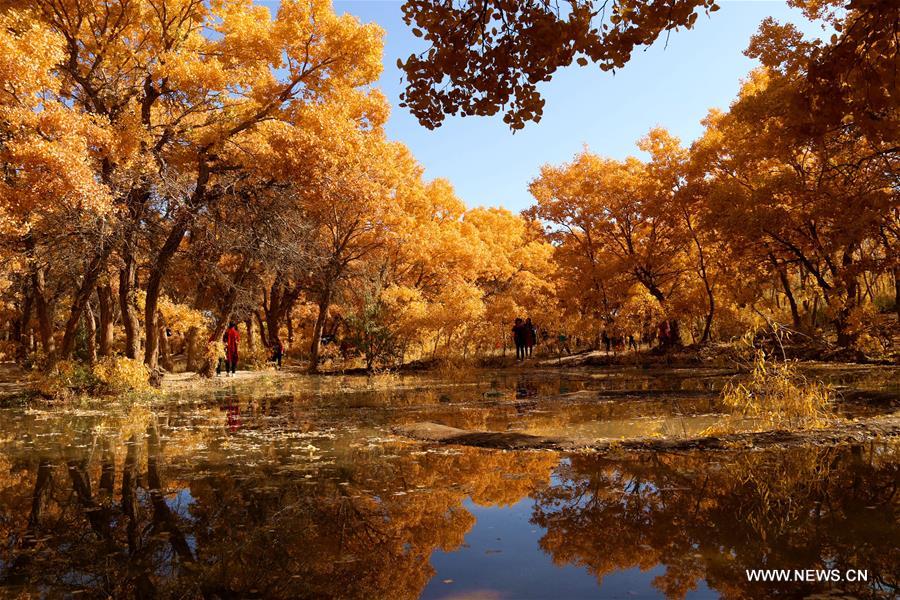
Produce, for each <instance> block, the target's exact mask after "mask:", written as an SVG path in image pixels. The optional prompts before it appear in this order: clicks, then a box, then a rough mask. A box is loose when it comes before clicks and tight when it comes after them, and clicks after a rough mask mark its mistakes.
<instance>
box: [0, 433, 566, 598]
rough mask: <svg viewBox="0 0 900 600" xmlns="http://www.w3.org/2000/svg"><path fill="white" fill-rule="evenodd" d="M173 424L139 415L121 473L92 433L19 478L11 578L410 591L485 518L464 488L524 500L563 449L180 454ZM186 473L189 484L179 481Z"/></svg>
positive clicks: (70, 585) (124, 588)
mask: <svg viewBox="0 0 900 600" xmlns="http://www.w3.org/2000/svg"><path fill="white" fill-rule="evenodd" d="M164 433H165V434H169V433H171V432H169V431H165V432H164V428H161V426H160V425H157V423H156V420H155V419H151V420H150V422H149V425H147V426H146V435H143V434H142V433H141V432H140V431H138V430H136V429H134V428H132V429H130V430H129V431H128V432H127V438H126V441H125V444H124V445H125V448H124V461H123V462H122V463H121V464H120V465H119V466H118V468H119V469H121V471H120V472H119V473H117V472H116V471H117V468H116V460H115V456H116V452H115V450H116V449H115V447H114V446H113V445H112V444H111V443H108V442H111V440H103V439H100V440H99V442H100V444H99V445H97V444H91V445H90V446H93V447H95V448H100V449H101V451H100V452H96V453H95V452H93V451H90V450H86V449H85V450H83V454H82V455H80V456H79V455H78V454H77V452H75V451H74V450H70V451H68V452H69V453H68V454H67V455H66V456H67V458H66V460H65V461H63V462H59V461H57V462H52V461H50V460H45V461H41V462H40V464H38V465H35V466H32V467H31V477H29V478H25V479H24V480H23V482H30V485H33V490H31V491H26V490H25V489H20V488H22V486H21V485H19V486H18V487H17V489H18V496H19V497H21V498H22V501H20V502H17V503H14V504H11V505H9V506H5V507H3V509H2V510H3V515H4V518H6V519H16V520H18V522H19V523H20V527H21V526H22V525H21V524H24V525H25V533H26V536H21V534H18V533H17V534H13V533H12V531H11V533H10V535H11V537H15V538H16V539H32V540H34V542H33V543H32V544H31V545H30V546H29V545H27V544H24V543H18V544H15V545H13V546H7V549H4V550H0V553H2V555H0V560H3V561H4V563H5V564H6V565H12V566H14V567H15V568H14V569H13V568H4V569H3V570H2V571H0V584H3V585H11V584H15V585H19V586H21V587H22V589H25V590H34V589H37V588H38V587H46V588H47V589H51V590H54V591H55V592H65V591H74V590H75V589H81V588H87V589H89V590H90V591H91V594H92V595H98V596H104V595H109V596H112V597H123V596H136V597H152V596H154V595H155V596H162V597H198V596H206V597H229V596H230V597H247V596H261V597H291V598H293V597H310V598H312V597H315V598H326V597H341V598H353V597H356V598H372V597H378V598H382V597H396V598H414V597H417V596H418V595H419V593H420V592H421V590H422V589H423V588H424V586H425V584H426V583H427V581H428V579H429V578H431V577H432V575H433V569H432V568H431V566H430V564H429V559H430V556H431V554H432V552H433V551H434V550H435V549H445V550H452V549H455V548H457V547H459V545H460V544H461V543H462V542H463V538H464V536H465V534H466V532H467V531H468V530H469V529H470V528H471V527H472V525H473V524H474V517H473V516H472V515H471V514H470V513H469V512H468V511H466V510H465V509H464V508H463V507H462V503H463V501H464V500H465V499H466V498H467V497H468V496H470V495H471V497H472V498H473V499H474V500H475V501H476V502H478V503H480V504H484V505H491V504H503V505H505V504H511V503H514V502H517V501H518V500H520V499H522V498H523V497H525V496H526V495H527V494H528V493H529V492H531V491H532V490H534V489H535V488H536V487H541V486H542V485H545V484H546V482H547V479H548V476H549V473H550V471H551V470H552V468H553V466H554V465H555V464H556V462H557V460H558V459H557V457H556V456H555V455H552V454H549V453H521V454H519V453H504V452H492V451H487V450H476V449H470V450H465V451H461V452H459V453H456V452H452V453H451V452H447V453H446V454H444V453H439V452H438V453H424V452H423V453H409V452H404V453H402V454H401V455H399V456H396V455H389V456H385V455H384V450H383V449H366V450H363V449H357V450H349V451H348V454H347V455H341V457H340V459H339V462H338V464H336V465H320V466H316V465H315V464H308V463H303V462H300V463H292V462H290V461H281V460H276V461H272V462H267V463H265V465H264V466H258V467H257V466H244V465H243V463H236V464H223V463H222V462H218V461H217V462H211V463H208V464H205V463H204V464H197V461H196V460H187V459H186V458H182V459H180V460H179V461H178V462H174V463H173V462H172V459H173V457H176V458H177V457H179V456H182V457H184V456H186V453H185V448H184V445H183V444H182V443H179V442H178V441H174V440H171V441H166V437H165V435H164ZM182 441H183V440H182ZM90 446H88V445H85V447H90ZM143 449H145V450H146V453H145V454H144V452H142V450H143ZM441 452H443V449H442V450H441ZM51 454H52V455H54V456H62V455H64V454H65V453H61V452H60V450H59V449H55V450H53V451H52V453H51ZM142 455H143V456H142ZM144 460H145V461H146V462H145V463H144ZM145 465H146V469H145V468H144V467H145ZM63 469H65V471H62V470H63ZM309 469H318V470H312V471H311V470H309ZM61 471H62V474H65V473H67V476H65V477H59V476H58V473H59V472H61ZM195 473H197V475H194V474H195ZM305 473H310V474H311V475H313V476H312V477H310V478H307V477H304V474H305ZM117 476H118V477H117ZM119 478H120V479H119ZM182 479H190V484H189V485H187V486H185V485H184V484H178V485H176V486H175V489H184V492H183V493H180V494H178V495H175V494H173V493H172V491H173V488H172V487H171V486H172V484H173V483H176V482H178V481H180V480H182ZM117 480H118V481H121V484H120V487H119V490H115V482H116V481H117ZM166 480H168V481H169V482H170V483H169V487H167V486H166ZM54 482H55V487H54V485H53V484H54ZM92 483H93V484H95V485H96V487H93V486H92ZM4 485H5V484H4V482H2V481H0V496H5V494H6V493H7V491H8V490H6V489H4V487H3V486H4ZM117 491H118V494H117V493H116V492H117ZM26 500H27V501H26ZM179 500H184V502H185V503H184V504H183V505H181V506H179V505H178V502H179ZM18 531H21V529H19V530H18ZM9 548H14V549H11V550H10V549H9Z"/></svg>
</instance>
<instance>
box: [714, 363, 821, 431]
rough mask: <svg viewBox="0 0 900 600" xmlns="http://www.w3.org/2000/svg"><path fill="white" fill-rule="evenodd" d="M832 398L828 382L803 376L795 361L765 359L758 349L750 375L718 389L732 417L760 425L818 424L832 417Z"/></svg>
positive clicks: (810, 425)
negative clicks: (744, 379)
mask: <svg viewBox="0 0 900 600" xmlns="http://www.w3.org/2000/svg"><path fill="white" fill-rule="evenodd" d="M832 400H833V393H832V390H831V388H830V387H829V386H828V385H826V384H825V383H823V382H820V381H810V380H809V379H807V377H806V376H804V375H803V374H802V373H800V371H799V369H798V368H797V365H796V363H793V362H789V361H784V362H776V361H769V360H766V357H765V353H764V352H763V351H762V350H757V351H756V355H755V358H754V360H753V366H752V369H751V372H750V377H749V378H748V379H747V380H746V381H742V382H738V383H734V382H733V383H729V384H727V385H726V386H725V388H724V389H723V390H722V402H723V404H724V405H725V406H726V407H727V408H728V409H729V410H730V411H731V413H732V416H735V417H739V418H743V419H752V420H753V421H755V422H756V423H757V427H761V428H780V427H792V428H806V427H821V426H823V425H825V424H827V423H828V422H830V421H832V420H833V419H834V412H833V410H832Z"/></svg>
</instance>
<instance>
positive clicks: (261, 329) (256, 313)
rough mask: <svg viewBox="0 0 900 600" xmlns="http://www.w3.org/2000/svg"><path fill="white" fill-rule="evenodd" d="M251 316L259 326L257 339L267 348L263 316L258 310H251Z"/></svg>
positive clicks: (267, 342) (267, 338)
mask: <svg viewBox="0 0 900 600" xmlns="http://www.w3.org/2000/svg"><path fill="white" fill-rule="evenodd" d="M253 316H255V317H256V324H257V325H258V326H259V339H260V341H261V342H262V344H263V346H265V347H266V348H269V336H267V335H266V324H265V321H263V317H262V315H261V314H260V312H259V311H258V310H254V311H253Z"/></svg>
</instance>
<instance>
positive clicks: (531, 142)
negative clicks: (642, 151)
mask: <svg viewBox="0 0 900 600" xmlns="http://www.w3.org/2000/svg"><path fill="white" fill-rule="evenodd" d="M264 3H265V4H269V5H270V6H272V5H274V4H276V2H264ZM720 4H721V10H719V11H718V12H715V13H713V14H712V15H711V16H710V17H709V18H707V17H706V16H704V15H701V17H700V19H699V20H698V22H697V25H696V26H695V27H694V29H692V30H689V31H679V32H677V33H673V34H672V35H671V36H670V38H669V40H668V46H667V47H664V44H663V42H662V41H660V42H657V44H655V45H654V46H652V47H651V48H649V49H648V50H646V51H643V50H639V51H637V52H636V53H635V54H634V55H633V58H632V60H631V61H630V62H629V63H628V64H627V65H626V66H625V68H624V69H622V70H620V71H618V72H616V73H615V74H614V75H613V74H612V73H603V72H601V71H600V70H599V69H598V68H597V67H596V66H594V65H588V66H587V67H578V66H572V67H569V68H567V69H564V70H560V71H558V72H557V73H556V75H555V76H554V78H553V80H552V81H551V82H549V83H546V84H544V85H543V86H542V87H541V93H542V95H543V96H544V98H545V99H546V101H547V102H546V106H545V107H544V116H543V119H542V120H541V122H540V123H531V124H528V125H527V126H526V127H525V129H524V130H522V131H519V132H517V133H515V134H513V133H512V132H511V131H510V130H509V129H508V128H507V127H506V125H505V124H504V123H503V122H502V120H501V117H502V115H498V116H495V117H466V118H461V117H454V118H448V119H446V120H445V122H444V124H443V126H442V127H440V128H438V129H437V130H435V131H429V130H428V129H426V128H424V127H422V126H420V125H419V123H418V122H417V121H416V120H415V118H413V117H412V116H411V115H410V114H409V112H408V111H407V110H406V109H403V108H400V107H399V106H397V104H398V102H399V94H400V92H401V91H402V89H403V86H402V83H401V77H400V70H399V69H398V68H397V65H396V62H397V58H406V57H407V56H408V55H409V54H410V53H412V52H417V51H420V50H421V49H422V44H423V42H422V41H421V40H419V39H418V38H416V37H414V36H413V35H412V33H410V31H409V28H408V27H407V26H406V25H405V24H404V23H403V20H402V13H401V10H400V9H401V6H402V2H401V1H400V0H336V1H335V2H334V6H335V9H336V10H337V11H339V12H347V13H351V14H354V15H356V16H357V17H359V18H360V19H361V20H363V21H365V22H376V23H378V24H379V25H381V27H383V28H384V30H385V32H386V35H385V55H384V66H385V68H384V73H383V74H382V77H381V80H380V82H379V85H380V87H381V89H382V90H383V91H384V93H385V94H386V95H387V97H388V98H389V100H390V101H391V103H392V105H393V109H392V113H391V118H390V121H389V123H388V127H387V132H388V135H389V137H391V138H392V139H395V140H399V141H402V142H404V143H406V144H407V146H409V148H410V149H411V150H412V152H413V154H414V155H415V156H416V157H417V158H418V159H419V161H420V162H421V163H422V164H423V165H424V166H425V169H426V173H425V174H426V177H428V178H435V177H444V178H446V179H449V180H450V181H451V182H452V184H453V186H454V188H455V189H456V192H457V194H458V195H459V196H460V198H462V199H463V200H464V201H465V202H466V204H468V205H469V206H475V205H483V206H497V205H500V206H505V207H507V208H509V209H510V210H513V211H519V210H522V209H524V208H526V207H527V206H529V205H530V204H531V202H532V198H531V195H530V194H529V193H528V183H529V182H530V181H531V180H532V179H534V178H535V177H536V176H537V175H538V172H539V169H540V167H541V165H543V164H546V163H552V164H558V163H561V162H565V161H568V160H571V159H572V157H573V156H574V155H575V154H576V153H577V152H579V151H580V150H581V149H582V148H583V147H584V146H585V145H587V146H588V147H589V148H590V149H591V150H592V151H594V152H597V153H599V154H603V155H607V156H611V157H615V158H624V157H625V156H628V155H629V154H636V153H637V150H636V148H635V146H634V143H635V141H636V140H638V139H639V138H640V137H642V136H643V135H644V134H645V133H646V132H647V131H648V130H649V129H650V128H652V127H654V126H656V125H660V126H663V127H666V128H668V129H669V130H670V131H671V132H672V133H674V134H675V135H677V136H678V137H680V138H681V140H682V142H684V143H686V144H687V143H689V142H690V141H691V140H693V139H695V138H696V137H697V136H698V135H699V134H700V133H701V130H702V127H701V125H700V120H701V119H702V118H703V117H704V116H705V115H706V112H707V110H708V109H709V108H710V107H719V108H723V109H724V108H727V107H728V105H729V104H730V103H731V101H732V100H733V98H734V97H735V95H736V94H737V91H738V88H739V85H740V80H741V78H742V77H744V76H745V75H746V74H747V73H748V72H749V71H750V70H751V69H752V68H754V67H755V66H756V64H755V62H754V61H752V60H750V59H749V58H747V57H746V56H744V55H743V51H744V49H745V48H746V47H747V44H748V42H749V40H750V36H751V35H753V33H755V31H756V29H757V27H758V25H759V23H760V21H762V19H764V18H765V17H767V16H770V15H771V16H774V17H775V18H776V19H778V20H779V21H790V22H794V23H797V24H798V25H800V26H801V28H802V29H803V30H804V31H807V32H808V33H810V34H812V35H817V34H818V35H820V34H821V30H820V29H819V28H818V25H816V24H812V23H809V22H808V21H806V20H805V19H804V18H803V16H802V15H801V14H800V13H799V11H796V10H793V9H790V8H789V7H788V6H787V4H786V3H785V2H782V1H774V0H772V1H746V0H745V1H735V0H724V1H720Z"/></svg>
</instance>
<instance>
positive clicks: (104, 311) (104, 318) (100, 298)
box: [97, 283, 113, 356]
mask: <svg viewBox="0 0 900 600" xmlns="http://www.w3.org/2000/svg"><path fill="white" fill-rule="evenodd" d="M97 304H98V305H99V307H100V344H99V349H98V354H99V355H100V356H111V355H112V347H113V293H112V287H111V286H110V285H109V284H108V283H107V284H106V285H101V286H97Z"/></svg>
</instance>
